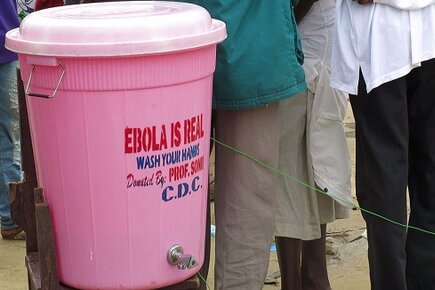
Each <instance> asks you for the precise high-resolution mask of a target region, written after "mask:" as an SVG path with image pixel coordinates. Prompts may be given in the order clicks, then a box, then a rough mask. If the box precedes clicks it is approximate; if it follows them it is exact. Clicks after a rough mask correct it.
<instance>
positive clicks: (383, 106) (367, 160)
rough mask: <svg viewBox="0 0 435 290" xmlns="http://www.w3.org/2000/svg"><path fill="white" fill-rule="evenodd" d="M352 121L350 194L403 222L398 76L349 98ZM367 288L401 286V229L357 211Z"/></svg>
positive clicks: (404, 128) (404, 120) (402, 85)
mask: <svg viewBox="0 0 435 290" xmlns="http://www.w3.org/2000/svg"><path fill="white" fill-rule="evenodd" d="M350 101H351V105H352V110H353V113H354V117H355V124H356V194H357V198H358V201H359V204H360V206H361V207H362V208H364V209H365V210H370V211H372V212H375V213H377V214H380V215H382V216H384V217H386V218H389V219H391V220H394V221H397V222H399V223H402V224H406V222H407V219H406V187H407V182H408V114H407V106H408V105H407V90H406V80H405V79H404V78H400V79H397V80H395V81H391V82H388V83H386V84H383V85H381V86H380V87H378V88H375V89H374V90H372V91H371V92H370V93H367V92H366V87H365V83H364V80H363V78H362V77H360V83H359V89H358V95H357V96H354V95H351V96H350ZM363 216H364V219H365V221H366V223H367V234H368V244H369V249H368V257H369V266H370V278H371V286H372V289H373V290H385V289H395V290H405V289H406V278H405V262H406V255H405V240H406V229H405V228H403V227H400V226H398V225H395V224H392V223H390V222H388V221H386V220H383V219H381V218H379V217H376V216H373V215H370V214H367V213H365V212H363Z"/></svg>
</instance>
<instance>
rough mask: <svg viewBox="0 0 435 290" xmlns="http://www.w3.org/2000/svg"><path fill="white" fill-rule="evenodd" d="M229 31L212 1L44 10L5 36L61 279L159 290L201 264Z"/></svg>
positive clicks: (96, 286)
mask: <svg viewBox="0 0 435 290" xmlns="http://www.w3.org/2000/svg"><path fill="white" fill-rule="evenodd" d="M225 37H226V29H225V24H224V23H223V22H221V21H218V20H214V19H211V17H210V15H209V13H208V12H207V11H206V10H205V9H203V8H201V7H199V6H196V5H192V4H185V3H176V2H159V1H135V2H108V3H96V4H83V5H70V6H64V7H56V8H51V9H46V10H42V11H38V12H35V13H32V14H30V15H29V16H28V17H26V18H25V19H24V21H23V22H22V24H21V26H20V28H19V29H15V30H11V31H10V32H9V33H8V34H7V39H6V46H7V48H8V49H10V50H12V51H15V52H17V53H18V54H19V60H20V67H21V74H22V79H23V80H24V86H25V88H26V95H27V96H26V98H27V105H28V113H29V121H30V127H31V136H32V141H33V146H34V153H35V161H36V167H37V178H38V184H39V186H40V187H42V188H43V190H44V197H45V199H46V201H47V203H48V205H49V206H50V210H51V217H52V221H53V227H54V236H55V245H56V251H57V262H58V272H59V276H60V280H61V281H62V282H63V283H65V284H67V285H70V286H72V287H75V288H79V289H105V290H108V289H155V288H160V287H164V286H167V285H171V284H175V283H177V282H180V281H183V280H185V279H187V278H189V277H191V276H193V275H194V274H195V273H196V272H198V270H199V269H200V267H201V265H202V263H203V260H204V235H205V220H206V219H205V217H206V205H207V204H206V202H207V187H208V157H209V148H210V146H209V145H210V138H209V137H210V123H211V98H212V97H211V92H212V78H213V72H214V69H215V61H216V46H217V44H218V43H219V42H221V41H223V40H224V39H225Z"/></svg>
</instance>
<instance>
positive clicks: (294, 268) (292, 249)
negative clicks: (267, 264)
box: [275, 237, 302, 290]
mask: <svg viewBox="0 0 435 290" xmlns="http://www.w3.org/2000/svg"><path fill="white" fill-rule="evenodd" d="M275 242H276V247H277V254H278V264H279V269H280V271H281V290H302V288H301V240H300V239H292V238H287V237H275Z"/></svg>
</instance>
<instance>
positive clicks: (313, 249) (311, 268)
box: [301, 224, 331, 290]
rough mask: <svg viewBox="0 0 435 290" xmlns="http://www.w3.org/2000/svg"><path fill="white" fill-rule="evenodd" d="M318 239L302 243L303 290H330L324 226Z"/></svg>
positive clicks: (324, 225)
mask: <svg viewBox="0 0 435 290" xmlns="http://www.w3.org/2000/svg"><path fill="white" fill-rule="evenodd" d="M320 229H321V237H320V239H316V240H311V241H303V242H302V267H301V284H302V289H303V290H331V286H330V284H329V279H328V270H327V265H326V224H323V225H321V226H320Z"/></svg>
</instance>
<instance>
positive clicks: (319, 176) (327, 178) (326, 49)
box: [298, 0, 353, 210]
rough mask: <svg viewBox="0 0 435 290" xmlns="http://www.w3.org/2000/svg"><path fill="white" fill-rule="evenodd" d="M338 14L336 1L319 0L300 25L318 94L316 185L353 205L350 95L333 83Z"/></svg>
mask: <svg viewBox="0 0 435 290" xmlns="http://www.w3.org/2000/svg"><path fill="white" fill-rule="evenodd" d="M334 17H335V0H319V1H316V2H315V3H314V4H313V6H312V7H311V9H310V11H309V12H308V13H307V15H306V16H305V17H304V18H303V19H302V21H301V22H300V23H299V25H298V30H299V32H300V35H301V40H302V48H303V51H304V57H305V61H304V71H305V77H306V80H307V85H308V90H309V91H310V92H311V93H312V94H313V95H314V99H313V105H312V107H311V112H310V114H309V119H308V127H307V131H308V133H307V141H308V142H307V143H308V149H309V152H310V155H311V161H312V168H313V175H314V180H315V182H316V185H317V186H319V187H320V188H322V189H325V188H327V189H328V192H327V194H328V195H329V196H330V197H332V198H334V199H335V200H337V201H338V202H339V203H341V204H342V205H345V206H351V205H352V204H353V200H352V197H351V183H350V176H351V163H350V157H349V152H348V148H347V142H346V135H345V133H344V128H343V119H344V116H345V114H346V110H347V94H345V93H343V92H340V91H338V90H335V89H333V88H331V86H330V61H331V50H332V40H333V33H334ZM336 210H339V209H338V208H336Z"/></svg>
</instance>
